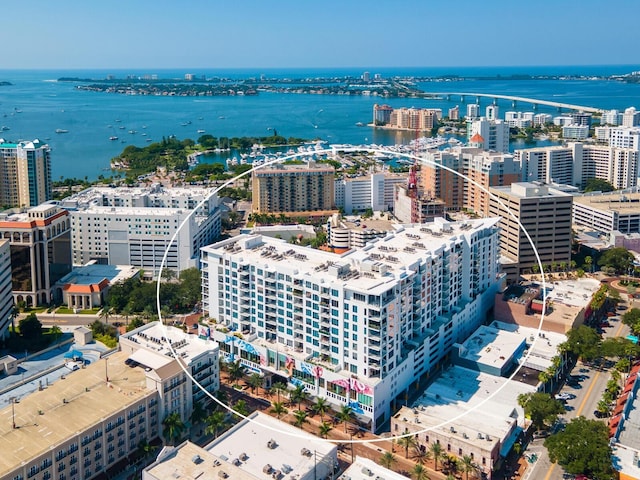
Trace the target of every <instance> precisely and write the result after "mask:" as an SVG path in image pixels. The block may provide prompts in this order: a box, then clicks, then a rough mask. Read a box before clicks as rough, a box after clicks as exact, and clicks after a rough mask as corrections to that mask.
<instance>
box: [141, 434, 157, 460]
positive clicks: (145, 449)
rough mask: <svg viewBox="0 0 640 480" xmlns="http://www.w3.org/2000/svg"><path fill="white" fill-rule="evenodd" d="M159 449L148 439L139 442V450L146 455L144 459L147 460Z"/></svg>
mask: <svg viewBox="0 0 640 480" xmlns="http://www.w3.org/2000/svg"><path fill="white" fill-rule="evenodd" d="M156 448H158V447H154V446H153V445H151V444H150V443H149V442H148V440H147V439H146V438H143V439H142V440H140V441H139V442H138V450H140V451H141V452H142V453H144V458H147V457H148V456H149V455H150V454H152V453H153V451H154V450H155V449H156Z"/></svg>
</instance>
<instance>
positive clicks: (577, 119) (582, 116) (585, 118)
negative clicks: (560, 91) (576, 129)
mask: <svg viewBox="0 0 640 480" xmlns="http://www.w3.org/2000/svg"><path fill="white" fill-rule="evenodd" d="M591 117H592V115H591V113H589V112H573V113H571V123H572V124H573V125H583V126H587V127H591Z"/></svg>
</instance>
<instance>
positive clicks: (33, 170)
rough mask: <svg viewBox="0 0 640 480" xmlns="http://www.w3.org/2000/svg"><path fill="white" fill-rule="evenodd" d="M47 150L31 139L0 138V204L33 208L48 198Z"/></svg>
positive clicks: (49, 167) (49, 174)
mask: <svg viewBox="0 0 640 480" xmlns="http://www.w3.org/2000/svg"><path fill="white" fill-rule="evenodd" d="M51 193H52V190H51V149H50V148H49V145H47V144H44V143H42V142H40V141H39V140H33V141H32V142H18V143H9V142H5V141H4V140H2V139H1V138H0V204H1V205H3V206H4V207H34V206H36V205H39V204H41V203H43V202H46V201H47V200H51Z"/></svg>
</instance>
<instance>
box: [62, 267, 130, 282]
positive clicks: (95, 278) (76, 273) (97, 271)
mask: <svg viewBox="0 0 640 480" xmlns="http://www.w3.org/2000/svg"><path fill="white" fill-rule="evenodd" d="M139 271H140V269H139V268H137V267H132V266H131V265H100V264H97V263H92V264H88V265H84V266H82V267H77V268H75V269H74V270H73V271H72V272H71V273H69V274H67V275H65V276H64V277H63V278H61V279H60V280H59V281H58V283H62V284H65V283H71V284H74V285H94V284H98V283H100V282H101V281H102V280H104V279H107V280H108V281H109V283H117V282H120V281H124V280H127V279H129V278H131V277H133V276H135V275H136V273H138V272H139Z"/></svg>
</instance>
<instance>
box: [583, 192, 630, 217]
mask: <svg viewBox="0 0 640 480" xmlns="http://www.w3.org/2000/svg"><path fill="white" fill-rule="evenodd" d="M573 203H575V204H578V205H583V206H585V207H588V208H592V209H597V210H607V211H613V212H618V213H622V214H625V215H629V214H640V192H633V193H616V192H610V193H598V194H590V195H580V196H576V197H573Z"/></svg>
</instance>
